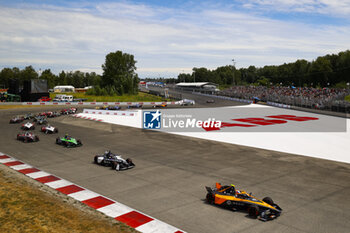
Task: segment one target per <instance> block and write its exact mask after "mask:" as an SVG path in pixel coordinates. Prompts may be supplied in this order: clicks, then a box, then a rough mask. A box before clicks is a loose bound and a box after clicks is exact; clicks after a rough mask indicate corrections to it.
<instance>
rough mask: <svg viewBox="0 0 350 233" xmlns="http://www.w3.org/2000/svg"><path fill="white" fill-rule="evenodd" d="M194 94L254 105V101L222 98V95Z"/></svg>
mask: <svg viewBox="0 0 350 233" xmlns="http://www.w3.org/2000/svg"><path fill="white" fill-rule="evenodd" d="M192 94H195V95H202V96H208V97H213V98H218V99H223V100H232V101H237V102H242V103H253V101H252V100H246V99H238V98H233V97H228V96H222V95H211V94H205V93H200V92H192Z"/></svg>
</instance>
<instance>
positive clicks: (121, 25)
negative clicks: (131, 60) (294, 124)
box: [0, 0, 350, 78]
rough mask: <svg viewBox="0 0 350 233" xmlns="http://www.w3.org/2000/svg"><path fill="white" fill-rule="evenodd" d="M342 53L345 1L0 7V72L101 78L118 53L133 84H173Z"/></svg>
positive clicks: (348, 29) (349, 29)
mask: <svg viewBox="0 0 350 233" xmlns="http://www.w3.org/2000/svg"><path fill="white" fill-rule="evenodd" d="M348 49H350V0H215V1H213V0H207V1H205V0H204V1H200V0H192V1H184V0H163V1H161V0H149V1H142V0H133V1H129V0H122V1H111V0H105V1H104V0H102V1H92V0H79V1H73V0H72V1H66V0H64V1H59V0H56V1H53V0H46V1H38V0H27V1H19V0H12V1H3V0H0V69H2V68H4V67H19V68H24V67H26V66H29V65H32V66H33V67H34V68H35V69H36V70H37V71H39V69H40V70H44V69H51V71H52V72H53V73H56V74H57V73H59V72H60V71H62V70H64V71H75V70H80V71H83V72H96V73H98V74H102V68H101V65H102V64H103V63H104V61H105V56H106V55H107V54H108V53H110V52H115V51H118V50H120V51H122V52H124V53H129V54H132V55H134V57H135V60H136V61H137V63H136V67H137V70H136V72H137V74H138V75H139V77H141V78H145V77H151V78H158V77H177V75H178V74H179V73H183V72H185V73H191V72H192V69H193V67H197V68H199V67H206V68H208V69H216V68H217V67H220V66H225V65H233V64H234V65H235V66H236V67H237V68H242V67H249V66H250V65H254V66H256V67H263V66H265V65H280V64H283V63H288V62H294V61H296V60H298V59H306V60H308V61H312V60H314V59H316V58H317V57H318V56H324V55H326V54H337V53H339V52H341V51H345V50H348ZM232 60H234V61H232Z"/></svg>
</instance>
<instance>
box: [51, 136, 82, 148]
mask: <svg viewBox="0 0 350 233" xmlns="http://www.w3.org/2000/svg"><path fill="white" fill-rule="evenodd" d="M56 144H58V145H63V146H65V147H78V146H82V145H83V144H82V143H81V141H80V139H75V138H73V137H71V136H68V135H66V136H64V137H61V138H56Z"/></svg>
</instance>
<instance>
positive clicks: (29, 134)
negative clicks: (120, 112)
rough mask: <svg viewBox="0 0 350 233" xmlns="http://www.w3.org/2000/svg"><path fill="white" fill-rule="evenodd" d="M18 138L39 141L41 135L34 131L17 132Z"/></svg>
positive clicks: (26, 140)
mask: <svg viewBox="0 0 350 233" xmlns="http://www.w3.org/2000/svg"><path fill="white" fill-rule="evenodd" d="M17 140H19V141H23V142H37V141H39V137H38V136H36V135H35V134H33V133H32V132H25V133H19V134H17Z"/></svg>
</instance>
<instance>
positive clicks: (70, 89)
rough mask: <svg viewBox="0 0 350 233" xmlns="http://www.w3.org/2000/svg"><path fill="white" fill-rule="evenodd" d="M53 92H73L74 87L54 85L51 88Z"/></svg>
mask: <svg viewBox="0 0 350 233" xmlns="http://www.w3.org/2000/svg"><path fill="white" fill-rule="evenodd" d="M53 91H54V92H75V88H74V87H73V86H69V85H67V86H55V87H54V88H53Z"/></svg>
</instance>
